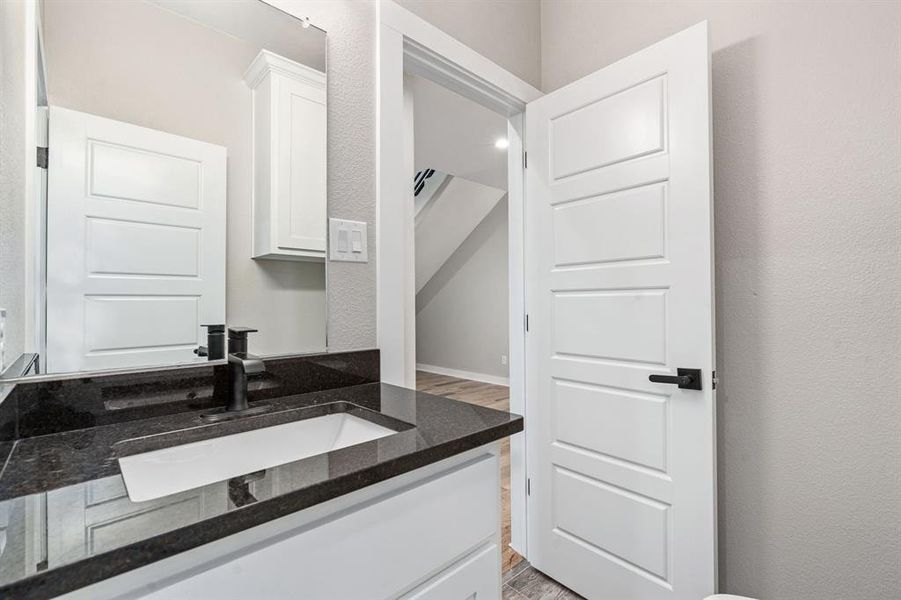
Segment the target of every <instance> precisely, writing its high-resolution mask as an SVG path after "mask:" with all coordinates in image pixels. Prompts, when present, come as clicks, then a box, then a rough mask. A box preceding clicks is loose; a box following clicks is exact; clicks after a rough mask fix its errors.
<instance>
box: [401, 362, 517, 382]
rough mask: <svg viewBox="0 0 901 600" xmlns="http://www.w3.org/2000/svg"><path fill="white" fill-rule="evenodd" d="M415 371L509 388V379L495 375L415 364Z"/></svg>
mask: <svg viewBox="0 0 901 600" xmlns="http://www.w3.org/2000/svg"><path fill="white" fill-rule="evenodd" d="M416 370H417V371H425V372H426V373H434V374H435V375H447V376H448V377H456V378H457V379H471V380H472V381H481V382H482V383H492V384H494V385H502V386H504V387H509V386H510V379H509V378H507V377H498V376H497V375H488V374H487V373H475V372H473V371H461V370H459V369H447V368H445V367H436V366H435V365H425V364H422V363H416Z"/></svg>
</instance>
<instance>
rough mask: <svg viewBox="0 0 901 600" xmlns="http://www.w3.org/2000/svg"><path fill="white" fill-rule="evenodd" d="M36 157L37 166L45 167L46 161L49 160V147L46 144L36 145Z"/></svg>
mask: <svg viewBox="0 0 901 600" xmlns="http://www.w3.org/2000/svg"><path fill="white" fill-rule="evenodd" d="M37 159H38V167H39V168H41V169H46V168H47V164H48V161H49V160H50V149H49V148H47V147H46V146H38V152H37Z"/></svg>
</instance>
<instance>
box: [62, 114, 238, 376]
mask: <svg viewBox="0 0 901 600" xmlns="http://www.w3.org/2000/svg"><path fill="white" fill-rule="evenodd" d="M49 121H50V152H49V169H48V178H49V183H48V187H49V194H48V222H47V244H48V252H47V273H48V274H47V331H48V336H47V337H48V339H47V355H48V357H47V358H48V361H47V366H48V371H49V372H65V371H84V370H94V369H109V368H124V367H137V366H149V365H164V364H173V363H186V362H192V361H194V360H198V357H197V356H196V355H194V353H193V350H194V348H196V347H197V345H198V344H200V343H201V342H202V341H204V340H205V337H206V335H205V332H204V330H203V329H202V328H201V324H203V323H225V184H226V149H225V148H223V147H221V146H216V145H213V144H209V143H206V142H201V141H197V140H193V139H189V138H185V137H181V136H177V135H172V134H169V133H164V132H162V131H156V130H153V129H148V128H145V127H139V126H136V125H132V124H129V123H122V122H119V121H113V120H111V119H106V118H102V117H97V116H94V115H89V114H85V113H81V112H77V111H73V110H69V109H64V108H59V107H51V108H50V117H49ZM203 360H205V359H203Z"/></svg>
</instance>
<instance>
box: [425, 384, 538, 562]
mask: <svg viewBox="0 0 901 600" xmlns="http://www.w3.org/2000/svg"><path fill="white" fill-rule="evenodd" d="M416 389H417V390H419V391H420V392H426V393H429V394H435V395H436V396H444V397H446V398H453V399H454V400H461V401H463V402H470V403H472V404H478V405H479V406H487V407H488V408H495V409H497V410H510V389H509V388H507V387H505V386H502V385H493V384H490V383H482V382H481V381H472V380H469V379H457V378H456V377H448V376H446V375H436V374H434V373H426V372H425V371H417V372H416ZM501 503H502V507H503V510H502V513H503V522H502V523H501V527H502V529H501V545H502V546H503V548H502V560H501V573H506V572H507V571H509V570H510V569H512V568H513V567H514V566H516V565H517V564H518V563H519V562H520V561H521V560H522V557H521V556H520V555H519V554H517V553H516V552H514V551H513V549H512V548H510V440H509V439H505V440H503V442H501Z"/></svg>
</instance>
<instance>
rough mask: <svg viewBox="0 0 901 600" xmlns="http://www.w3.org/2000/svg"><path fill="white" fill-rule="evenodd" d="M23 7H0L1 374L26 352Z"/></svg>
mask: <svg viewBox="0 0 901 600" xmlns="http://www.w3.org/2000/svg"><path fill="white" fill-rule="evenodd" d="M25 10H26V7H25V5H24V4H23V3H21V2H2V3H0V44H2V45H0V308H5V309H6V311H7V312H6V335H5V336H4V340H5V341H4V355H3V357H0V370H2V369H3V367H5V366H6V365H7V364H8V363H10V362H11V361H13V360H15V359H16V357H18V356H19V354H21V353H22V352H23V351H24V349H25V296H24V293H23V289H24V287H25V201H26V199H25V169H26V168H28V167H27V166H26V164H25V159H26V151H25V148H24V146H25V118H24V115H25V109H26V107H25V91H24V90H25V68H24V66H23V65H24V60H25V57H24V52H23V50H24V46H25V43H24V34H23V31H24V27H25V25H24V23H25Z"/></svg>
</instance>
